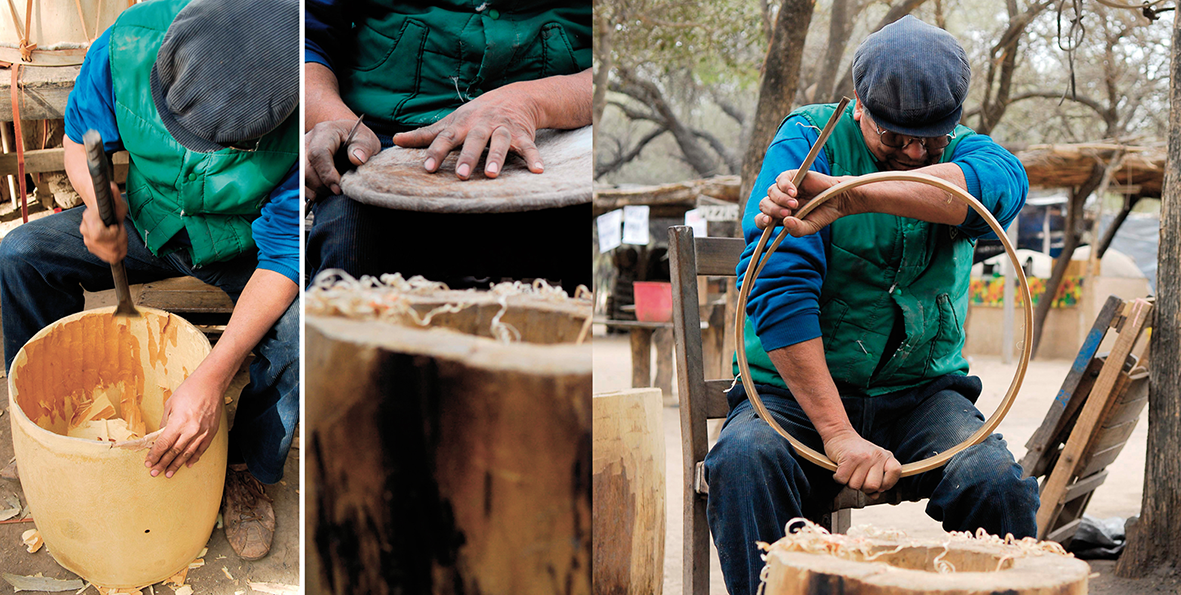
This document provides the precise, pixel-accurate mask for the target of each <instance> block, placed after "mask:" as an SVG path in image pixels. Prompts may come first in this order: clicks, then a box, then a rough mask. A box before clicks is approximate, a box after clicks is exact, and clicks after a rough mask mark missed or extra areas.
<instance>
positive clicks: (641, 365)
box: [628, 327, 652, 388]
mask: <svg viewBox="0 0 1181 595" xmlns="http://www.w3.org/2000/svg"><path fill="white" fill-rule="evenodd" d="M628 335H629V338H630V339H631V348H632V388H644V387H648V386H652V329H648V328H642V327H636V328H633V329H631V331H629V333H628Z"/></svg>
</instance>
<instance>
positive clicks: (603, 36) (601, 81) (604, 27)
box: [591, 12, 613, 155]
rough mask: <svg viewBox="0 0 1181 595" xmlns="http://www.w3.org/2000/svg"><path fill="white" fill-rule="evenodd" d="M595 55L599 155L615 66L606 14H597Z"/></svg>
mask: <svg viewBox="0 0 1181 595" xmlns="http://www.w3.org/2000/svg"><path fill="white" fill-rule="evenodd" d="M595 29H596V33H598V34H597V35H596V36H595V57H597V58H598V59H599V60H598V61H599V69H598V70H596V71H595V90H594V95H593V96H592V98H591V107H592V109H593V112H592V114H591V118H592V120H591V123H592V124H593V125H594V130H593V136H592V140H591V146H592V147H593V149H592V150H593V151H595V154H596V155H598V150H599V123H600V122H602V121H603V110H605V109H607V77H608V76H609V75H610V73H611V68H612V66H613V64H612V60H611V22H610V21H609V20H607V17H606V16H603V15H602V14H601V13H599V12H596V14H595Z"/></svg>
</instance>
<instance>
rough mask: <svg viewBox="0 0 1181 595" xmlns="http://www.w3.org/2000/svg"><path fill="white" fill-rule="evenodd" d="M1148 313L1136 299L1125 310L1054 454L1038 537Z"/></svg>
mask: <svg viewBox="0 0 1181 595" xmlns="http://www.w3.org/2000/svg"><path fill="white" fill-rule="evenodd" d="M1151 312H1152V306H1151V305H1150V304H1149V303H1148V302H1147V301H1145V300H1142V299H1138V300H1135V301H1134V302H1132V306H1131V308H1130V311H1129V312H1128V313H1127V317H1128V321H1127V322H1126V323H1125V324H1124V327H1123V330H1122V331H1121V332H1120V333H1119V338H1118V339H1116V342H1115V345H1114V347H1113V348H1112V350H1111V355H1110V356H1109V357H1108V359H1107V364H1106V365H1104V366H1103V370H1102V371H1101V372H1100V373H1099V378H1098V380H1096V381H1095V387H1094V389H1092V390H1091V395H1092V398H1088V399H1087V404H1086V405H1084V406H1083V410H1082V413H1080V414H1079V420H1078V423H1076V424H1075V428H1074V431H1073V432H1071V434H1070V439H1069V440H1067V442H1066V446H1065V448H1063V449H1062V453H1061V455H1060V456H1059V457H1058V462H1057V463H1056V464H1055V465H1054V470H1053V472H1051V473H1050V476H1049V478H1048V479H1047V480H1046V483H1045V484H1044V487H1043V489H1042V501H1041V506H1040V507H1039V508H1038V513H1037V526H1038V536H1039V537H1043V538H1044V537H1045V535H1046V532H1047V530H1048V529H1049V527H1050V524H1051V522H1053V520H1054V517H1055V516H1056V515H1057V514H1058V510H1059V507H1060V506H1061V505H1062V498H1063V496H1065V493H1066V487H1067V484H1069V483H1070V480H1071V479H1072V478H1073V477H1074V475H1075V469H1076V467H1077V465H1078V464H1079V462H1080V459H1081V458H1082V455H1083V454H1084V449H1085V448H1086V446H1087V444H1088V443H1089V442H1090V440H1091V435H1092V434H1093V433H1094V431H1095V428H1096V427H1098V425H1099V424H1100V423H1101V421H1102V420H1101V419H1100V415H1101V414H1102V413H1103V412H1104V410H1105V409H1106V408H1107V404H1108V399H1109V398H1111V397H1112V393H1111V390H1112V388H1114V386H1115V383H1116V380H1117V379H1118V377H1119V374H1120V372H1121V369H1122V368H1123V363H1124V360H1125V359H1127V357H1128V354H1129V353H1131V351H1132V347H1133V346H1134V345H1135V344H1136V340H1137V339H1139V338H1140V333H1141V331H1143V330H1144V325H1145V323H1146V322H1147V320H1148V315H1149V314H1150V313H1151ZM1115 362H1118V364H1116V363H1115Z"/></svg>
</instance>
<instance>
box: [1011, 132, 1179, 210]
mask: <svg viewBox="0 0 1181 595" xmlns="http://www.w3.org/2000/svg"><path fill="white" fill-rule="evenodd" d="M1166 152H1167V151H1166V149H1165V147H1164V146H1163V145H1162V146H1128V145H1120V144H1115V143H1080V144H1073V145H1032V146H1030V147H1029V148H1027V149H1025V150H1024V151H1020V152H1018V153H1017V157H1018V158H1020V159H1021V163H1022V164H1023V165H1025V171H1026V173H1028V174H1029V185H1030V186H1032V187H1035V188H1073V187H1078V186H1081V185H1082V184H1083V183H1084V182H1086V180H1087V178H1088V177H1090V175H1091V169H1092V168H1093V167H1094V166H1095V164H1096V163H1098V164H1100V165H1102V166H1106V165H1107V164H1108V163H1111V162H1112V160H1113V159H1118V160H1119V161H1118V166H1117V169H1116V170H1115V171H1114V172H1113V174H1112V180H1111V186H1110V190H1111V191H1113V192H1127V193H1128V194H1132V195H1138V196H1150V197H1159V196H1160V194H1161V185H1162V183H1163V182H1164V176H1165V155H1166Z"/></svg>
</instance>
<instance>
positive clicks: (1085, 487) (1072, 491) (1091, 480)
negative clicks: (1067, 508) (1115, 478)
mask: <svg viewBox="0 0 1181 595" xmlns="http://www.w3.org/2000/svg"><path fill="white" fill-rule="evenodd" d="M1104 481H1107V470H1106V469H1104V470H1103V471H1100V472H1098V473H1096V474H1094V475H1086V476H1083V478H1082V479H1080V480H1078V481H1076V482H1074V484H1073V485H1071V486H1070V487H1069V488H1066V496H1065V497H1064V498H1063V501H1064V502H1070V501H1072V500H1075V499H1076V498H1078V497H1080V496H1085V495H1086V494H1089V493H1091V492H1093V491H1095V488H1097V487H1099V486H1101V485H1103V482H1104Z"/></svg>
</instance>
